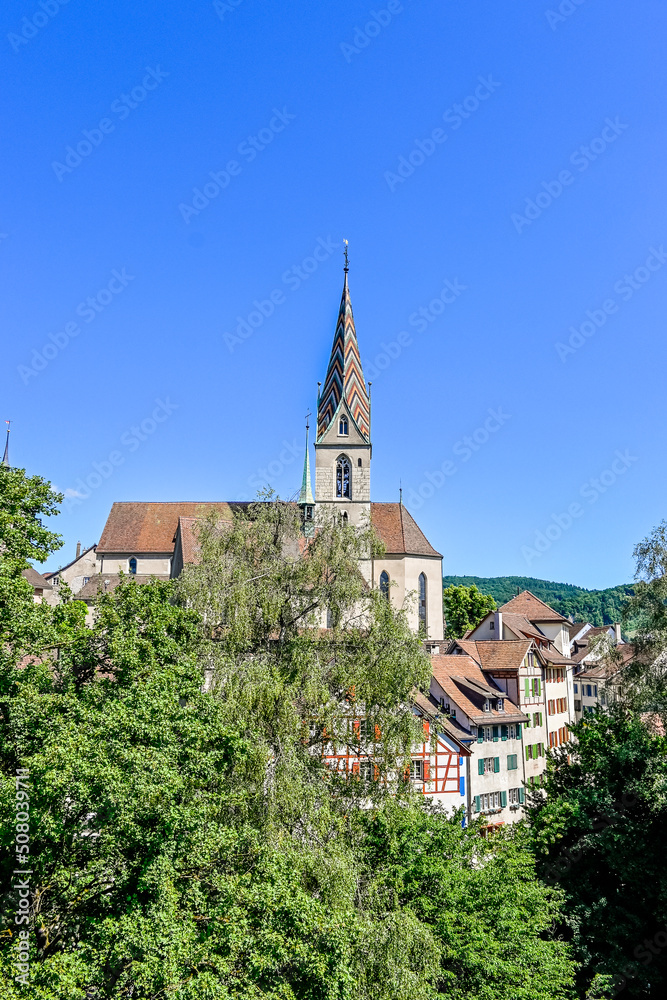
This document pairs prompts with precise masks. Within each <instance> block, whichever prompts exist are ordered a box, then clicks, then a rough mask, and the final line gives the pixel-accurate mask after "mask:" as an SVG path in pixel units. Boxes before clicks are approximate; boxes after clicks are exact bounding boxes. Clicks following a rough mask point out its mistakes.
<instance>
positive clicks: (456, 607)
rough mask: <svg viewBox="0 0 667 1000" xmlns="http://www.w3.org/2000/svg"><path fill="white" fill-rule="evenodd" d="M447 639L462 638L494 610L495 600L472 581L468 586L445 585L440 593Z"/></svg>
mask: <svg viewBox="0 0 667 1000" xmlns="http://www.w3.org/2000/svg"><path fill="white" fill-rule="evenodd" d="M442 600H443V605H444V610H445V622H446V626H447V627H446V631H445V636H446V637H447V638H448V639H462V638H463V636H464V635H465V634H466V632H469V631H470V629H472V628H475V626H476V625H479V623H480V622H481V621H482V619H483V618H484V617H485V615H487V614H488V613H489V611H495V608H496V602H495V600H494V599H493V597H491V595H490V594H482V593H481V592H480V591H479V590H478V589H477V587H476V585H475V584H474V583H473V584H472V585H471V586H470V587H466V586H463V585H461V586H454V585H452V586H451V587H445V589H444V591H443V595H442Z"/></svg>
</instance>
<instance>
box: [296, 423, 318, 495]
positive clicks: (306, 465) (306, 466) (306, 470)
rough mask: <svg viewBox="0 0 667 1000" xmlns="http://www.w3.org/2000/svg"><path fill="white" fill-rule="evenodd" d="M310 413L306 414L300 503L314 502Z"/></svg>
mask: <svg viewBox="0 0 667 1000" xmlns="http://www.w3.org/2000/svg"><path fill="white" fill-rule="evenodd" d="M309 416H310V413H308V414H307V415H306V454H305V457H304V460H303V479H302V480H301V492H300V493H299V503H302V504H309V505H310V504H314V503H315V500H314V499H313V491H312V489H311V486H310V451H309V450H308V431H309V430H310V424H309V423H308V417H309Z"/></svg>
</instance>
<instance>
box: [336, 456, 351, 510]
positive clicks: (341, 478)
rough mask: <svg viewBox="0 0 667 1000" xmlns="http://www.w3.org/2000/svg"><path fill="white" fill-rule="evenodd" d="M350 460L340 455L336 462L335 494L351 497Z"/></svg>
mask: <svg viewBox="0 0 667 1000" xmlns="http://www.w3.org/2000/svg"><path fill="white" fill-rule="evenodd" d="M350 479H351V474H350V461H349V459H348V458H347V456H345V455H341V456H340V458H339V459H338V461H337V462H336V496H337V497H341V498H345V499H347V500H351V499H352V484H351V482H350Z"/></svg>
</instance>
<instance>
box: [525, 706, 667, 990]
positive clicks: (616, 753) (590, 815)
mask: <svg viewBox="0 0 667 1000" xmlns="http://www.w3.org/2000/svg"><path fill="white" fill-rule="evenodd" d="M572 734H573V738H574V742H573V744H572V745H570V746H566V747H564V748H562V749H560V748H559V750H557V751H554V752H552V754H551V758H550V762H549V765H548V772H547V779H546V783H545V786H544V787H545V791H546V797H544V798H543V797H541V796H540V797H538V798H536V800H535V801H534V802H533V804H532V807H531V810H530V822H531V827H532V835H533V838H534V843H535V849H536V853H537V857H538V865H537V870H538V873H539V874H540V875H541V877H542V878H543V879H545V880H546V881H548V882H550V883H552V884H556V883H557V884H558V885H559V886H560V888H561V889H562V890H563V892H564V893H565V905H564V907H563V911H562V912H563V916H562V917H561V921H560V925H559V930H560V932H561V933H562V934H563V935H565V936H566V937H567V938H568V939H570V940H571V942H572V945H573V948H574V953H575V956H576V957H577V959H578V960H579V962H580V963H581V965H580V970H579V973H578V987H579V996H584V995H589V994H588V993H587V990H588V989H589V988H591V986H592V984H594V983H595V979H596V976H597V977H598V981H600V980H601V979H606V981H607V982H608V983H610V984H611V990H609V991H604V990H600V991H599V992H598V991H597V990H595V989H593V991H592V992H591V993H590V995H591V996H611V995H613V996H616V995H617V994H619V993H620V992H621V991H623V994H622V995H623V996H627V997H662V996H664V995H665V992H666V990H667V950H666V949H665V945H667V934H665V920H666V918H667V871H666V869H665V864H664V844H665V839H666V838H667V740H666V739H665V737H664V736H659V735H657V734H655V733H652V732H651V731H650V730H649V729H648V728H647V726H646V724H645V723H644V721H643V720H642V719H641V717H640V716H638V715H636V714H633V713H631V712H628V711H626V709H625V708H622V707H620V706H619V707H616V708H615V709H614V710H613V711H612V712H611V713H610V714H598V715H594V716H586V718H585V720H584V721H582V722H580V723H579V724H578V725H576V726H575V727H574V728H573V730H572Z"/></svg>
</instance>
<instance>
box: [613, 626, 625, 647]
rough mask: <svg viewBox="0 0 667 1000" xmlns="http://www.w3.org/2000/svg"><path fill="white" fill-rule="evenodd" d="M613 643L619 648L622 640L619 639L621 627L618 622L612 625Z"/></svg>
mask: <svg viewBox="0 0 667 1000" xmlns="http://www.w3.org/2000/svg"><path fill="white" fill-rule="evenodd" d="M614 642H615V643H616V645H617V646H619V645H620V644H621V643H622V642H623V640H622V638H621V626H620V624H619V623H618V622H616V623H615V624H614Z"/></svg>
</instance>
